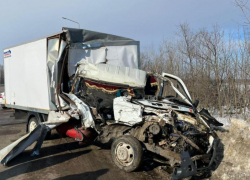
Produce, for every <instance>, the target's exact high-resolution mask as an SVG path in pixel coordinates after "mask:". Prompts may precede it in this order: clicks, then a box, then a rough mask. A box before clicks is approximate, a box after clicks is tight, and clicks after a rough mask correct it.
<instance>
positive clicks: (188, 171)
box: [172, 151, 197, 180]
mask: <svg viewBox="0 0 250 180" xmlns="http://www.w3.org/2000/svg"><path fill="white" fill-rule="evenodd" d="M195 174H197V168H196V167H195V165H194V163H193V161H192V160H191V158H190V155H189V153H188V152H186V151H183V152H182V153H181V167H180V168H175V169H174V172H173V174H172V178H173V180H178V179H181V178H185V177H189V176H193V175H195Z"/></svg>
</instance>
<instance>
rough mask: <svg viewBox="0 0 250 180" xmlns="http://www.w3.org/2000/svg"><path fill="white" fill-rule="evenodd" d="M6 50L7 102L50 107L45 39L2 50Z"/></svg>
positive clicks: (37, 107) (18, 105)
mask: <svg viewBox="0 0 250 180" xmlns="http://www.w3.org/2000/svg"><path fill="white" fill-rule="evenodd" d="M7 51H9V52H11V54H10V55H9V56H8V57H5V58H4V65H5V83H6V90H5V93H6V101H7V105H11V106H15V107H16V108H18V107H21V109H22V108H27V109H28V108H34V109H41V110H49V96H48V84H47V71H46V57H47V39H46V38H44V39H40V40H37V41H34V42H30V43H27V44H23V45H19V46H16V47H13V48H9V49H5V50H4V52H7Z"/></svg>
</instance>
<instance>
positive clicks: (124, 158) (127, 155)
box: [115, 142, 134, 166]
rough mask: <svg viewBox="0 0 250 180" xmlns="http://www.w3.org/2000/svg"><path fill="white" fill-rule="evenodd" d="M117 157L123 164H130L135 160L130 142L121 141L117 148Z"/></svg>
mask: <svg viewBox="0 0 250 180" xmlns="http://www.w3.org/2000/svg"><path fill="white" fill-rule="evenodd" d="M115 154H116V159H117V160H118V162H119V163H120V164H121V165H123V166H129V165H130V164H132V163H133V160H134V150H133V148H132V146H131V145H130V144H127V143H125V142H120V143H119V144H118V145H117V146H116V148H115Z"/></svg>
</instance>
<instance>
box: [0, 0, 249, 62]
mask: <svg viewBox="0 0 250 180" xmlns="http://www.w3.org/2000/svg"><path fill="white" fill-rule="evenodd" d="M0 3H1V4H2V6H1V10H0V22H1V23H0V49H1V50H2V51H3V49H4V48H7V47H11V46H14V45H17V44H21V43H24V42H27V41H31V40H34V39H38V38H41V37H44V36H47V35H51V34H53V33H57V32H60V31H61V30H62V27H72V28H78V25H77V24H75V23H73V22H70V21H67V20H64V19H62V17H67V18H69V19H72V20H74V21H77V22H79V23H80V26H81V28H82V29H88V30H93V31H99V32H105V33H109V34H114V35H119V36H124V37H128V38H132V39H135V40H138V41H140V43H141V50H142V51H143V50H145V49H147V47H157V46H159V45H160V43H161V41H162V40H163V38H165V39H171V38H172V37H173V36H174V35H175V34H176V31H177V27H178V25H179V24H181V23H185V22H187V23H188V24H189V25H190V27H191V29H193V30H199V29H201V28H207V29H209V28H211V27H212V25H214V24H218V25H219V26H220V28H222V29H224V30H233V29H237V28H238V23H240V24H241V23H243V22H244V17H243V15H242V13H241V11H240V9H239V8H237V7H236V6H235V5H234V0H95V1H93V0H42V1H41V0H39V1H38V0H15V1H13V0H9V1H3V0H0ZM0 64H3V54H2V56H0Z"/></svg>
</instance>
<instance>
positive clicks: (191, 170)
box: [172, 138, 219, 180]
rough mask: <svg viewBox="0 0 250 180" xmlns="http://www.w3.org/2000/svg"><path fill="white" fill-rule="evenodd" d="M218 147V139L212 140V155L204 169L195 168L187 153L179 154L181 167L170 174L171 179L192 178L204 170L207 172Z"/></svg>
mask: <svg viewBox="0 0 250 180" xmlns="http://www.w3.org/2000/svg"><path fill="white" fill-rule="evenodd" d="M218 145H219V139H218V138H216V139H214V142H213V147H212V148H213V153H212V157H211V159H210V161H209V163H208V165H207V166H206V167H202V168H197V167H196V166H195V164H194V162H193V161H192V160H191V158H190V155H189V153H188V152H186V151H183V152H182V153H181V166H180V167H179V168H175V169H174V171H173V174H172V178H173V180H178V179H181V178H186V177H190V176H194V175H196V174H197V173H202V172H204V171H206V170H209V168H210V167H211V165H212V164H213V162H214V160H215V157H216V155H217V147H218Z"/></svg>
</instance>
